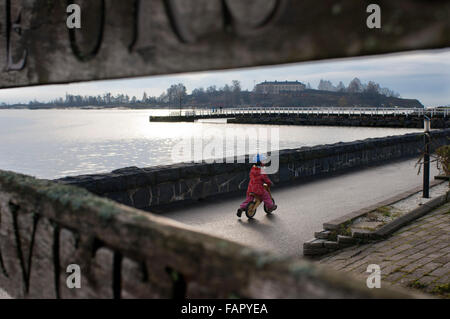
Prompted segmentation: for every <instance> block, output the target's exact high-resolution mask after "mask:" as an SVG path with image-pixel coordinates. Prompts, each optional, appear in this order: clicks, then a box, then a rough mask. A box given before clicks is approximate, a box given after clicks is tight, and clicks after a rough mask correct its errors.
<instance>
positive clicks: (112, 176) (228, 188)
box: [58, 129, 450, 211]
mask: <svg viewBox="0 0 450 319" xmlns="http://www.w3.org/2000/svg"><path fill="white" fill-rule="evenodd" d="M449 136H450V129H447V130H439V131H433V132H432V141H433V146H434V147H437V146H438V145H443V144H447V142H448V137H449ZM422 148H423V134H421V133H413V134H406V135H400V136H389V137H383V138H371V139H366V140H362V141H354V142H349V143H337V144H330V145H318V146H314V147H302V148H298V149H288V150H281V151H280V152H279V161H280V167H279V171H278V173H276V174H273V175H270V178H271V179H272V180H273V181H274V182H275V183H277V184H278V183H281V184H287V183H289V182H293V181H298V180H299V181H301V180H304V179H309V178H316V177H320V176H327V175H329V174H330V173H337V172H342V171H345V170H349V169H355V168H361V167H364V166H368V165H376V164H380V163H383V162H386V161H389V160H396V159H401V158H408V157H412V156H418V155H419V154H420V150H421V149H422ZM224 162H225V160H224ZM246 163H247V164H227V163H214V164H206V163H198V164H195V163H181V164H175V165H168V166H155V167H149V168H137V167H130V168H124V169H119V170H116V171H113V172H111V173H106V174H96V175H82V176H75V177H66V178H63V179H59V180H58V182H61V183H65V184H71V185H76V186H80V187H83V188H85V189H87V190H89V191H91V192H92V193H94V194H97V195H100V196H104V197H107V198H110V199H112V200H115V201H116V202H119V203H122V204H125V205H128V206H132V207H135V208H139V209H144V210H154V211H155V210H156V211H158V209H157V208H158V207H164V206H165V205H171V204H174V203H180V202H192V201H196V200H200V199H205V198H210V197H214V196H217V195H223V194H231V193H237V192H242V193H244V192H245V190H246V188H247V185H248V173H249V169H250V166H251V164H248V156H247V161H246Z"/></svg>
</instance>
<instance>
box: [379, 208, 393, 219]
mask: <svg viewBox="0 0 450 319" xmlns="http://www.w3.org/2000/svg"><path fill="white" fill-rule="evenodd" d="M376 211H377V212H378V213H380V214H382V215H383V216H384V217H390V216H391V214H392V207H389V206H382V207H378V208H377V210H376Z"/></svg>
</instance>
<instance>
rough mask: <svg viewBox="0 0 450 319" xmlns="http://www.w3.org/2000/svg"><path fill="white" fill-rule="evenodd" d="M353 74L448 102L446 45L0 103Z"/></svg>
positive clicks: (33, 92) (32, 90)
mask: <svg viewBox="0 0 450 319" xmlns="http://www.w3.org/2000/svg"><path fill="white" fill-rule="evenodd" d="M355 77H358V78H359V79H360V80H361V81H362V82H363V83H367V82H369V81H375V82H377V83H379V84H380V85H381V86H382V87H388V88H389V89H391V90H394V91H396V92H398V93H400V95H401V97H403V98H413V99H418V100H419V101H421V102H422V104H424V105H425V106H427V107H430V106H440V105H450V48H446V49H441V50H426V51H412V52H408V53H396V54H386V55H378V56H370V57H359V58H346V59H333V60H323V61H317V62H305V63H293V64H283V65H276V66H268V67H255V68H242V69H233V70H224V71H208V72H195V73H182V74H176V75H165V76H149V77H139V78H132V79H120V80H110V81H92V82H80V83H72V84H63V85H45V86H35V87H28V88H15V89H2V90H0V103H2V102H5V103H8V104H11V103H28V101H30V100H34V99H36V100H38V101H50V100H52V99H55V98H58V97H64V96H65V94H66V92H67V93H69V94H74V95H102V94H103V93H105V92H111V93H112V94H114V95H116V94H118V93H123V94H128V95H129V96H130V97H132V96H136V97H137V98H138V99H141V98H142V95H143V93H144V92H146V93H147V94H148V95H153V96H159V95H160V94H161V93H162V92H164V91H165V90H166V89H167V88H168V87H170V86H171V85H172V84H176V83H183V84H184V85H185V86H186V88H187V90H188V92H191V91H192V90H193V89H195V88H199V87H205V88H206V87H208V86H211V85H216V86H217V87H222V86H224V85H225V84H227V83H228V84H231V81H232V80H239V81H240V82H241V85H242V88H243V89H244V90H245V89H248V90H252V89H253V87H254V84H255V83H258V82H263V81H265V80H267V81H275V80H277V81H285V80H288V81H293V80H298V81H300V82H303V83H305V84H306V83H308V82H309V83H310V84H311V86H312V87H313V88H317V85H318V84H319V81H320V80H321V79H324V80H330V81H331V82H333V84H335V85H337V84H338V83H339V81H342V82H343V83H344V84H345V85H348V83H349V82H350V81H351V80H352V79H353V78H355Z"/></svg>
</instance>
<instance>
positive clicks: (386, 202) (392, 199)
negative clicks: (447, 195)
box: [323, 180, 442, 230]
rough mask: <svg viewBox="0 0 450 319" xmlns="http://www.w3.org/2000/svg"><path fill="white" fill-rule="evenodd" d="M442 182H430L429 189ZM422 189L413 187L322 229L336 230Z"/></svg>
mask: <svg viewBox="0 0 450 319" xmlns="http://www.w3.org/2000/svg"><path fill="white" fill-rule="evenodd" d="M441 183H442V181H440V180H434V181H431V182H430V187H433V186H436V185H438V184H441ZM421 189H422V187H420V186H418V187H414V188H412V189H410V190H408V191H406V192H402V193H399V194H397V195H395V196H393V197H390V198H388V199H386V200H384V201H381V202H378V203H376V204H373V205H370V206H367V207H364V208H362V209H359V210H356V211H354V212H351V213H349V214H346V215H344V216H341V217H338V218H336V219H333V220H332V221H329V222H326V223H324V224H323V228H324V229H325V230H336V229H339V228H340V227H341V226H342V225H345V224H346V223H348V222H351V221H353V220H355V219H357V218H359V217H361V216H364V215H365V214H367V213H370V212H371V211H374V210H375V209H377V208H379V207H383V206H389V205H392V204H393V203H396V202H398V201H400V200H402V199H404V198H407V197H409V196H412V195H413V194H415V193H417V192H420V190H421Z"/></svg>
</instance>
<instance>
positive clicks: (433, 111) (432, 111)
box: [169, 107, 450, 117]
mask: <svg viewBox="0 0 450 319" xmlns="http://www.w3.org/2000/svg"><path fill="white" fill-rule="evenodd" d="M244 114H315V115H319V114H326V115H338V116H340V115H360V116H361V115H370V116H386V115H400V116H406V117H408V116H412V115H414V116H424V115H427V116H428V117H434V116H443V117H447V116H448V115H449V114H450V108H442V109H437V108H429V109H423V108H367V107H357V108H343V107H239V108H222V109H220V108H211V109H196V110H192V109H191V110H183V111H181V112H180V111H177V112H171V113H170V114H169V116H180V115H181V116H198V117H203V116H205V117H208V116H217V115H223V116H236V115H244Z"/></svg>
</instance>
